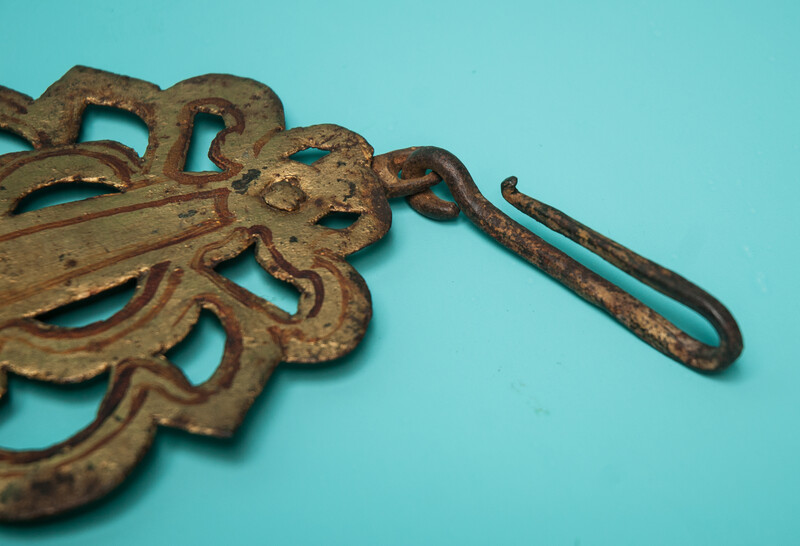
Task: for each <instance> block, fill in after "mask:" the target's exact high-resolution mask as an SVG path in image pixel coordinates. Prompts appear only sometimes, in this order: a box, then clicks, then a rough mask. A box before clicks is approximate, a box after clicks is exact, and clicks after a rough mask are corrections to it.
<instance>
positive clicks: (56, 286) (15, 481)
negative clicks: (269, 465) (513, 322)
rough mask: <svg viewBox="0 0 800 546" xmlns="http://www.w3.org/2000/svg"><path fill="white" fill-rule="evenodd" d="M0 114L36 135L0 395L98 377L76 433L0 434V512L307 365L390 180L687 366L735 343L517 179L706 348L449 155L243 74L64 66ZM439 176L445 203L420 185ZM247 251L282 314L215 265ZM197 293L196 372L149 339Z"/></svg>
mask: <svg viewBox="0 0 800 546" xmlns="http://www.w3.org/2000/svg"><path fill="white" fill-rule="evenodd" d="M92 104H94V105H104V106H110V107H115V108H120V109H124V110H127V111H129V112H132V113H134V114H136V115H137V116H139V117H140V118H141V119H142V120H144V122H145V124H146V125H147V127H148V130H149V144H148V147H147V151H146V152H145V154H144V156H143V157H139V156H138V155H137V154H136V153H135V152H134V151H133V150H131V149H130V148H127V147H125V146H123V145H121V144H119V143H116V142H110V141H103V142H86V143H77V140H78V132H79V129H80V124H81V119H82V115H83V112H84V110H85V108H86V107H87V106H88V105H92ZM198 113H207V114H214V115H218V116H221V117H222V118H223V119H224V121H225V125H226V128H225V130H224V131H222V132H221V133H219V135H218V136H217V137H216V139H215V140H214V141H213V143H212V146H211V150H210V153H209V157H210V158H211V159H212V161H213V162H214V163H215V164H216V165H217V166H218V167H219V168H220V169H221V172H216V171H215V172H201V173H196V172H185V171H184V165H185V162H186V155H187V150H188V147H189V141H190V138H191V134H192V127H193V123H194V119H195V116H196V115H197V114H198ZM0 128H1V129H4V130H7V131H10V132H13V133H16V134H17V135H19V136H21V137H22V138H24V139H26V140H27V141H29V142H30V143H31V144H32V145H33V147H34V150H33V151H31V152H20V153H14V154H8V155H5V156H2V157H0V207H2V209H0V396H2V395H3V394H5V391H6V386H7V385H6V374H7V373H8V372H11V373H15V374H19V375H21V376H25V377H27V378H31V379H35V380H39V381H47V382H54V383H64V384H66V383H77V382H81V381H86V380H88V379H90V378H93V377H96V376H98V375H100V374H103V373H106V372H107V373H109V377H110V379H109V384H108V390H107V393H106V396H105V398H104V400H103V402H102V405H101V407H100V409H99V411H98V414H97V417H96V419H95V420H94V421H93V422H92V424H91V425H89V426H88V427H87V428H85V429H84V430H82V431H80V432H78V433H77V434H75V435H74V436H73V437H71V438H69V439H68V440H66V441H64V442H62V443H60V444H56V445H54V446H52V447H50V448H47V449H43V450H30V451H11V450H0V519H3V520H29V519H35V518H40V517H45V516H51V515H54V514H59V513H62V512H65V511H68V510H70V509H73V508H76V507H78V506H81V505H84V504H86V503H88V502H90V501H93V500H95V499H98V498H100V497H102V496H103V495H105V494H106V493H108V492H109V491H110V490H112V489H113V488H114V487H116V486H117V485H118V484H119V483H120V482H121V481H122V480H123V479H125V477H126V476H127V475H128V474H129V473H130V472H131V471H132V469H133V468H134V466H135V465H136V464H137V463H138V462H139V461H140V460H141V459H142V457H143V456H144V454H145V453H146V451H147V449H148V448H149V446H150V444H151V442H152V441H153V437H154V435H155V433H156V430H157V428H158V426H168V427H175V428H179V429H183V430H186V431H188V432H191V433H195V434H203V435H209V436H220V437H223V436H229V435H231V434H232V433H233V432H234V431H235V429H236V428H237V426H238V425H239V424H240V423H241V421H242V419H243V418H244V415H245V413H246V412H247V410H248V408H249V407H250V405H251V404H252V402H253V400H254V399H255V397H256V396H258V395H259V393H260V392H261V390H262V389H263V387H264V385H265V383H266V381H267V380H268V378H269V376H270V373H271V372H272V370H273V369H274V368H275V367H276V366H277V365H278V363H280V362H307V363H315V362H323V361H327V360H331V359H334V358H337V357H339V356H342V355H344V354H346V353H347V352H348V351H350V350H351V349H353V348H354V347H355V346H356V345H357V344H358V342H359V341H360V340H361V338H362V337H363V335H364V333H365V331H366V328H367V324H368V322H369V320H370V317H371V314H372V308H371V302H370V295H369V291H368V289H367V287H366V285H365V283H364V281H363V279H362V278H361V276H360V275H359V274H358V272H357V271H356V270H355V269H353V267H351V266H350V265H349V264H348V263H347V261H346V260H345V257H346V256H347V255H349V254H351V253H353V252H355V251H357V250H359V249H362V248H364V247H366V246H367V245H370V244H372V243H374V242H376V241H378V240H379V239H380V238H381V237H382V236H383V235H385V234H386V232H387V231H388V229H389V226H390V224H391V211H390V208H389V203H388V199H389V198H393V197H401V196H408V199H409V202H410V203H411V205H412V207H414V208H415V209H416V210H418V211H420V212H421V213H423V214H425V215H426V216H429V217H432V218H437V219H447V218H453V217H455V216H457V215H458V214H459V211H460V210H461V211H464V213H465V214H466V215H467V216H468V217H469V218H470V219H471V220H472V221H473V222H475V223H476V224H477V225H478V226H479V227H480V228H481V229H482V230H484V231H485V232H486V233H487V234H489V235H490V236H492V237H493V238H495V239H497V240H498V241H499V242H500V243H501V244H503V245H504V246H506V247H507V248H509V249H510V250H512V251H513V252H516V253H517V254H519V255H520V256H522V257H523V258H525V259H526V260H528V261H529V262H530V263H531V264H533V265H535V266H536V267H538V268H540V269H542V270H543V271H545V272H546V273H548V274H549V275H551V276H553V277H554V278H556V279H558V280H559V281H560V282H562V283H564V284H565V285H566V286H568V287H569V288H570V289H572V290H573V291H575V292H577V293H578V294H579V295H581V296H582V297H583V298H585V299H587V300H588V301H590V302H591V303H593V304H595V305H598V306H600V307H601V308H603V309H604V310H606V311H608V312H609V313H610V314H611V315H612V316H614V317H615V318H616V319H617V320H619V321H620V322H621V323H622V324H623V325H625V326H626V327H627V328H629V329H630V330H631V331H632V332H633V333H634V334H636V335H637V336H639V337H640V338H641V339H643V340H644V341H645V342H647V343H649V344H650V345H652V346H653V347H655V348H656V349H658V350H660V351H662V352H664V353H665V354H667V355H668V356H670V357H672V358H674V359H676V360H678V361H680V362H682V363H683V364H685V365H687V366H689V367H691V368H693V369H697V370H700V371H715V370H719V369H722V368H724V367H726V366H727V365H729V364H730V363H731V362H733V360H735V358H736V357H737V356H738V354H739V353H740V352H741V349H742V340H741V335H740V333H739V330H738V327H737V326H736V323H735V321H734V320H733V318H732V317H731V315H730V313H728V311H727V310H726V309H725V307H723V306H722V305H721V304H720V303H719V302H718V301H717V300H715V299H714V298H712V297H711V296H709V295H708V294H707V293H705V292H703V291H702V290H701V289H699V288H697V287H696V286H694V285H693V284H691V283H689V282H688V281H686V280H685V279H683V278H682V277H680V276H678V275H676V274H675V273H673V272H671V271H669V270H666V269H664V268H662V267H660V266H658V265H656V264H654V263H653V262H650V261H648V260H646V259H644V258H642V257H640V256H638V255H636V254H635V253H633V252H631V251H629V250H627V249H625V248H624V247H622V246H620V245H618V244H616V243H614V242H613V241H610V240H608V239H606V238H605V237H603V236H602V235H600V234H598V233H596V232H594V231H593V230H591V229H589V228H587V227H586V226H583V225H582V224H580V223H578V222H576V221H574V220H572V219H571V218H569V217H567V216H566V215H564V214H563V213H560V212H559V211H557V210H555V209H553V208H551V207H548V206H546V205H544V204H542V203H539V202H538V201H535V200H533V199H531V198H528V197H526V196H524V195H522V194H521V193H519V192H518V191H517V190H516V188H515V183H516V181H515V180H514V179H508V180H506V181H505V182H504V183H503V194H504V196H505V197H506V199H507V200H509V202H511V203H512V204H513V205H514V206H516V207H517V208H519V209H520V210H522V211H523V212H525V213H527V214H528V215H530V216H531V217H533V218H534V219H536V220H537V221H539V222H542V223H544V224H545V225H546V226H548V227H549V228H551V229H553V230H555V231H557V232H559V233H562V234H564V235H566V236H567V237H570V238H571V239H572V240H574V241H576V242H578V243H579V244H581V245H583V246H585V247H586V248H588V249H590V250H592V251H593V252H596V253H597V254H599V255H600V256H602V257H603V258H605V259H606V260H608V261H609V262H611V263H612V264H614V265H615V266H617V267H619V268H621V269H623V270H624V271H626V272H628V273H630V274H631V275H633V276H634V277H636V278H639V279H640V280H642V281H643V282H645V283H647V284H649V285H650V286H652V287H653V288H655V289H657V290H660V291H661V292H663V293H665V294H667V295H668V296H670V297H673V298H674V299H676V300H678V301H680V302H682V303H684V304H686V305H687V306H689V307H691V308H693V309H695V310H696V311H698V312H700V313H701V314H702V315H703V316H704V317H706V318H707V319H708V320H709V321H710V322H711V324H712V325H713V326H714V328H715V329H716V330H717V332H718V334H719V337H720V344H719V346H718V347H711V346H708V345H705V344H703V343H701V342H699V341H697V340H695V339H693V338H691V337H690V336H688V335H687V334H685V333H684V332H682V331H680V330H679V329H678V328H677V327H675V326H674V325H672V324H671V323H670V322H669V321H667V320H666V319H664V318H663V317H661V316H660V315H659V314H657V313H656V312H655V311H653V310H652V309H650V308H649V307H646V306H645V305H644V304H642V303H641V302H639V301H638V300H636V299H635V298H633V297H632V296H631V295H629V294H628V293H626V292H624V291H623V290H621V289H620V288H618V287H616V286H615V285H613V284H611V283H610V282H608V281H606V280H605V279H603V278H602V277H599V276H597V275H596V274H595V273H593V272H592V271H590V270H588V269H586V268H585V267H584V266H582V265H580V264H578V263H577V262H575V261H574V260H572V259H571V258H569V257H568V256H566V255H565V254H563V253H562V252H561V251H559V250H557V249H555V248H553V247H552V246H550V245H548V244H547V243H545V242H544V241H543V240H541V239H540V238H538V237H537V236H535V235H534V234H533V233H531V232H530V231H529V230H527V229H525V228H524V227H522V226H520V225H519V224H518V223H516V222H514V221H513V220H511V219H510V218H509V217H508V216H506V215H505V214H503V213H502V212H501V211H499V210H498V209H497V208H496V207H494V206H493V205H491V204H490V203H489V202H488V201H486V199H485V198H483V196H482V195H481V194H480V192H479V191H478V188H477V186H476V185H475V184H474V182H473V181H472V178H471V177H470V176H469V173H468V172H467V170H466V169H465V168H464V166H463V165H462V164H461V162H460V161H458V159H456V158H455V157H454V156H452V154H449V153H448V152H445V151H444V150H441V149H438V148H430V147H426V148H419V149H416V148H409V149H406V150H399V151H397V152H392V153H390V154H385V155H382V156H377V157H374V158H373V155H372V148H371V147H370V146H369V145H368V144H367V142H366V141H365V140H364V139H363V138H362V137H361V136H359V135H357V134H355V133H353V132H351V131H348V130H347V129H344V128H342V127H338V126H335V125H317V126H312V127H307V128H296V129H291V130H286V129H285V124H284V117H283V108H282V105H281V103H280V101H279V99H278V97H277V96H276V95H275V94H274V93H273V92H272V91H271V90H270V89H269V88H268V87H266V86H265V85H263V84H260V83H258V82H255V81H253V80H249V79H244V78H238V77H233V76H228V75H208V76H202V77H198V78H193V79H190V80H186V81H183V82H181V83H179V84H177V85H175V86H173V87H171V88H169V89H167V90H161V89H159V88H158V87H156V86H155V85H152V84H150V83H147V82H144V81H141V80H134V79H130V78H126V77H122V76H118V75H114V74H110V73H108V72H102V71H98V70H93V69H89V68H83V67H76V68H74V69H72V70H70V71H69V72H68V73H67V74H66V75H65V76H64V77H63V78H61V79H60V80H59V81H58V82H56V83H55V84H54V85H53V86H51V87H50V88H49V89H48V90H47V91H46V92H45V93H44V95H42V96H41V97H40V98H39V99H37V100H32V99H31V98H30V97H27V96H25V95H22V94H20V93H17V92H15V91H13V90H11V89H7V88H0ZM308 148H318V149H321V150H324V151H326V152H329V153H328V154H327V155H325V156H324V157H321V158H320V159H318V160H317V161H315V162H313V163H311V164H310V165H306V164H304V163H302V162H299V161H295V160H293V158H292V156H293V155H294V154H295V153H297V152H299V151H302V150H305V149H308ZM429 170H430V171H432V172H430V173H427V171H429ZM401 171H402V175H403V176H402V177H399V176H398V175H399V174H400V172H401ZM426 173H427V174H426ZM442 179H443V180H444V181H445V182H446V183H447V184H448V185H449V187H450V190H451V192H452V194H453V196H454V198H455V201H456V203H451V202H446V201H442V200H440V199H439V198H438V197H436V196H435V194H433V192H431V191H430V189H429V188H430V186H431V185H433V184H436V183H438V182H439V181H440V180H442ZM75 182H82V183H95V184H100V185H105V186H107V187H108V190H109V194H107V195H102V196H99V197H95V198H92V199H87V200H83V201H75V202H70V203H65V204H61V205H57V206H52V207H47V208H44V209H40V210H34V211H30V212H24V213H18V212H17V209H18V207H19V204H20V202H21V200H23V199H24V198H25V197H26V196H28V195H30V194H31V193H33V192H35V191H37V190H39V189H41V188H45V187H49V186H54V185H57V184H70V183H75ZM337 212H345V213H355V214H357V215H358V219H357V220H356V221H355V222H353V223H352V224H351V225H350V226H349V227H347V228H344V229H331V228H328V227H325V226H324V225H321V224H320V220H322V219H323V218H324V217H325V216H327V215H329V214H332V213H337ZM250 247H254V249H255V255H256V259H257V261H258V263H259V264H260V265H261V267H263V268H264V269H265V270H266V271H267V272H268V273H269V274H270V275H272V276H274V277H276V278H278V279H280V280H282V281H285V282H288V283H291V284H292V285H293V286H294V287H295V288H296V289H297V290H298V291H299V293H300V300H299V305H298V309H297V312H296V313H295V314H292V315H290V314H288V313H286V312H284V311H283V310H281V309H280V308H278V307H276V306H274V305H272V304H271V303H269V302H268V301H265V300H263V299H261V298H259V297H257V296H255V295H253V294H251V293H250V292H248V291H247V290H244V289H242V288H241V287H239V286H238V285H236V284H234V283H233V282H231V281H230V280H228V279H227V278H225V277H224V276H222V275H220V274H217V273H216V272H215V269H214V268H215V267H216V266H217V265H218V264H220V263H221V262H224V261H226V260H229V259H232V258H234V257H235V256H237V255H239V254H241V253H242V252H244V251H246V250H248V249H249V248H250ZM131 280H135V282H136V291H135V294H134V296H133V298H132V299H131V301H130V302H129V303H128V305H126V307H125V308H124V309H122V310H121V311H120V312H118V313H117V314H115V315H113V316H112V317H111V318H109V319H108V320H105V321H101V322H97V323H93V324H90V325H88V326H85V327H82V328H65V327H57V326H53V325H50V324H47V323H45V322H43V321H41V320H39V319H38V318H40V317H42V316H43V315H44V314H46V313H48V312H51V311H53V310H57V309H59V308H62V307H64V306H67V305H70V304H75V303H76V302H81V301H83V300H86V299H87V298H90V297H91V296H94V295H97V294H100V293H102V292H104V291H107V290H110V289H113V288H114V287H117V286H119V285H122V284H124V283H126V282H130V281H131ZM202 310H207V311H210V312H212V313H214V314H215V315H216V316H217V317H218V318H219V320H220V322H221V324H222V325H223V327H224V329H225V332H226V334H227V341H226V346H225V352H224V356H223V358H222V362H221V363H220V364H219V366H218V367H217V369H216V370H215V372H214V373H213V375H212V376H211V377H210V378H209V379H208V380H207V381H205V382H203V383H201V384H199V385H193V384H191V383H190V382H189V381H188V380H187V378H186V377H185V376H184V374H183V373H182V372H181V371H180V370H179V369H178V368H177V367H176V366H174V365H173V364H171V363H170V361H169V360H168V359H167V358H166V357H165V354H166V353H167V352H168V351H169V350H170V349H171V348H172V347H174V346H175V345H176V344H178V343H179V342H180V341H181V340H182V339H183V338H185V337H186V336H187V335H188V333H189V331H190V330H191V329H192V327H193V326H194V324H195V323H196V322H197V320H198V316H199V314H200V312H201V311H202Z"/></svg>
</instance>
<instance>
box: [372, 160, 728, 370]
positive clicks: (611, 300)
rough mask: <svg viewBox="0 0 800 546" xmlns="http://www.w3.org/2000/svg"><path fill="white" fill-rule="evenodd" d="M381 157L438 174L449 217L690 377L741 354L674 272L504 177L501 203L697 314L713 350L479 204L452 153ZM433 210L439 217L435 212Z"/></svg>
mask: <svg viewBox="0 0 800 546" xmlns="http://www.w3.org/2000/svg"><path fill="white" fill-rule="evenodd" d="M387 155H388V157H387V158H385V159H384V158H383V157H382V156H378V157H376V158H375V161H376V162H377V161H379V160H380V161H381V162H383V161H389V160H390V159H391V162H392V163H393V164H398V165H400V166H401V169H402V172H403V174H404V175H405V176H406V177H408V178H411V179H412V180H418V179H419V177H422V176H423V175H424V174H425V172H426V171H427V170H430V171H432V172H433V173H436V174H438V175H439V176H441V177H442V178H443V179H444V180H445V182H446V183H447V186H448V188H449V189H450V192H451V193H452V194H453V198H454V199H455V201H456V204H457V205H458V208H455V213H456V215H457V214H458V210H459V208H460V209H461V210H463V211H464V213H465V214H466V215H467V217H468V218H469V219H470V220H472V222H473V223H475V224H476V225H477V226H478V227H480V228H481V229H482V230H483V231H484V232H485V233H486V234H488V235H489V236H490V237H492V238H493V239H495V240H496V241H498V242H499V243H500V244H502V245H503V246H505V247H506V248H508V249H509V250H511V251H512V252H514V253H516V254H518V255H519V256H521V257H522V258H524V259H525V260H527V261H528V262H529V263H531V264H532V265H534V266H535V267H537V268H539V269H541V270H542V271H544V272H545V273H547V274H548V275H550V276H551V277H553V278H554V279H556V280H558V281H559V282H561V283H562V284H564V285H565V286H567V287H568V288H569V289H570V290H572V291H573V292H575V293H576V294H578V295H579V296H581V297H582V298H584V299H586V300H587V301H589V302H591V303H593V304H594V305H597V306H598V307H600V308H601V309H603V310H604V311H606V312H608V313H609V314H610V315H611V316H612V317H614V318H615V319H617V320H618V321H619V322H621V323H622V324H623V325H624V326H625V327H626V328H628V329H629V330H630V331H631V332H633V333H634V334H635V335H636V336H638V337H639V338H640V339H641V340H643V341H644V342H645V343H647V344H648V345H650V346H652V347H654V348H655V349H658V350H659V351H661V352H662V353H664V354H666V355H667V356H669V357H671V358H673V359H675V360H677V361H678V362H681V363H683V364H685V365H686V366H688V367H690V368H693V369H695V370H697V371H701V372H713V371H719V370H722V369H724V368H726V367H727V366H729V365H730V364H731V363H732V362H733V361H734V360H736V358H737V357H738V356H739V354H740V353H741V352H742V347H743V344H742V334H741V332H740V331H739V327H738V325H737V324H736V321H735V320H734V318H733V316H732V315H731V314H730V312H729V311H728V310H727V309H726V308H725V306H724V305H722V304H721V303H720V302H719V301H717V300H716V299H715V298H714V297H712V296H711V295H710V294H708V293H707V292H705V291H704V290H702V289H701V288H699V287H698V286H696V285H694V284H692V283H691V282H689V281H687V280H686V279H684V278H683V277H681V276H680V275H678V274H677V273H675V272H673V271H670V270H669V269H666V268H664V267H661V266H660V265H658V264H656V263H654V262H652V261H650V260H648V259H646V258H643V257H642V256H640V255H638V254H636V253H635V252H633V251H631V250H629V249H627V248H625V247H623V246H622V245H620V244H618V243H615V242H614V241H612V240H610V239H608V238H607V237H604V236H603V235H601V234H599V233H597V232H596V231H594V230H592V229H591V228H589V227H587V226H584V225H583V224H581V223H580V222H577V221H576V220H574V219H572V218H570V217H569V216H567V215H566V214H564V213H562V212H561V211H559V210H556V209H554V208H552V207H550V206H548V205H545V204H544V203H541V202H539V201H537V200H535V199H532V198H530V197H528V196H526V195H524V194H522V193H520V192H519V191H517V189H516V186H517V179H516V178H514V177H511V178H508V179H506V180H505V181H504V182H503V183H502V191H503V197H505V199H506V200H507V201H508V202H509V203H511V204H512V205H514V206H515V207H516V208H517V209H519V210H520V211H522V212H524V213H525V214H527V215H528V216H530V217H531V218H533V219H534V220H536V221H538V222H541V223H542V224H544V225H546V226H547V227H548V228H550V229H552V230H554V231H556V232H557V233H560V234H562V235H564V236H566V237H569V238H570V239H571V240H573V241H575V242H576V243H578V244H580V245H581V246H583V247H585V248H587V249H589V250H591V251H592V252H594V253H595V254H597V255H598V256H600V257H601V258H603V259H604V260H606V261H608V262H609V263H611V264H613V265H614V266H616V267H618V268H620V269H621V270H623V271H625V272H626V273H628V274H630V275H631V276H633V277H634V278H636V279H638V280H640V281H642V282H643V283H645V284H647V285H648V286H650V287H652V288H654V289H656V290H658V291H659V292H661V293H663V294H665V295H667V296H669V297H670V298H673V299H674V300H676V301H679V302H680V303H682V304H684V305H686V306H687V307H689V308H691V309H694V310H695V311H697V312H698V313H700V314H701V315H702V316H703V317H705V318H706V319H707V320H708V321H709V322H710V323H711V325H712V326H713V327H714V329H715V330H716V332H717V335H718V336H719V340H720V343H719V346H717V347H713V346H710V345H706V344H705V343H702V342H700V341H698V340H697V339H695V338H693V337H691V336H689V335H688V334H686V333H685V332H683V331H682V330H680V329H679V328H678V327H677V326H675V325H674V324H672V323H671V322H670V321H668V320H667V319H665V318H664V317H663V316H661V315H660V314H658V313H657V312H656V311H654V310H653V309H652V308H650V307H648V306H646V305H645V304H643V303H642V302H641V301H639V300H638V299H636V298H635V297H633V296H632V295H630V294H629V293H627V292H625V291H624V290H622V289H621V288H619V287H618V286H616V285H615V284H613V283H611V282H609V281H607V280H606V279H604V278H603V277H601V276H599V275H598V274H596V273H595V272H593V271H592V270H590V269H588V268H587V267H585V266H583V265H581V264H580V263H578V262H576V261H575V260H574V259H572V258H571V257H569V256H567V255H566V254H564V253H563V252H562V251H560V250H558V249H557V248H555V247H553V246H552V245H550V244H548V243H546V242H545V241H544V240H543V239H541V238H540V237H538V236H536V235H534V234H533V233H532V232H531V231H530V230H528V229H526V228H525V227H523V226H521V225H520V224H519V223H517V222H515V221H514V220H512V219H511V218H510V217H508V216H507V215H506V214H504V213H503V212H502V211H500V210H499V209H498V208H497V207H495V206H494V205H492V204H491V203H490V202H489V201H487V200H486V198H485V197H484V196H483V195H482V194H481V192H480V191H479V190H478V187H477V186H476V185H475V182H474V181H473V180H472V177H471V176H470V174H469V172H468V171H467V169H466V168H465V167H464V165H463V164H462V163H461V161H459V160H458V158H456V157H455V156H454V155H453V154H451V153H449V152H447V151H446V150H442V149H440V148H434V147H424V148H418V149H416V148H415V149H406V150H400V151H398V152H393V153H392V154H387ZM384 178H385V177H382V179H383V183H384V185H386V186H391V184H392V181H390V180H386V179H384ZM398 185H400V183H398ZM417 191H421V192H424V193H418V194H417V195H424V201H419V202H417V204H418V205H419V204H420V203H422V204H423V205H424V210H421V211H420V212H422V213H423V214H426V215H427V216H430V217H432V218H435V219H447V218H451V217H453V214H452V213H451V212H446V211H445V207H444V206H442V205H440V204H438V203H437V201H441V200H440V199H439V198H438V197H436V196H435V195H434V194H433V192H431V191H430V189H422V188H421V187H420V188H418V189H417ZM443 202H444V203H447V201H443ZM430 211H434V212H433V213H429V212H430ZM436 211H445V212H444V213H443V214H436Z"/></svg>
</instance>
